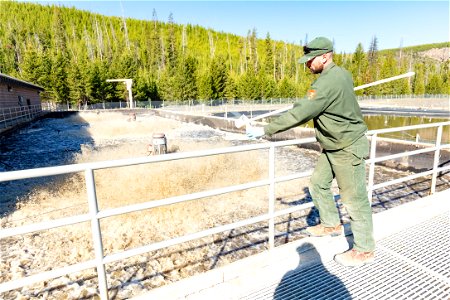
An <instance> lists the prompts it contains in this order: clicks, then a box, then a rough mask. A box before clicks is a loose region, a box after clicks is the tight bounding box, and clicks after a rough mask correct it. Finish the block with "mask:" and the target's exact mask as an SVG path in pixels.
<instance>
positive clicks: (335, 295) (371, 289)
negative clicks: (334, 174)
mask: <svg viewBox="0 0 450 300" xmlns="http://www.w3.org/2000/svg"><path fill="white" fill-rule="evenodd" d="M449 225H450V224H449V213H448V212H446V213H444V214H441V215H438V216H436V217H433V218H431V219H429V220H427V221H425V222H422V223H419V224H417V225H415V226H412V227H410V228H407V229H404V230H403V231H400V232H397V233H396V234H394V235H392V236H388V237H386V238H383V239H381V240H379V241H378V242H377V252H376V262H375V263H374V264H372V265H369V266H365V267H363V268H345V267H342V266H340V265H339V264H337V263H335V262H334V261H329V262H324V263H318V264H315V265H313V266H311V267H308V268H304V269H296V270H292V271H290V272H288V273H287V274H286V275H285V276H284V277H283V278H282V280H281V282H280V281H277V282H274V283H273V284H271V285H266V286H265V287H264V288H263V289H258V290H257V291H255V292H252V293H250V294H248V295H246V296H244V297H241V299H247V300H249V299H277V300H281V299H283V300H288V299H296V300H298V299H336V300H337V299H364V300H366V299H376V300H378V299H427V300H429V299H446V300H447V299H450V231H449V228H450V227H449Z"/></svg>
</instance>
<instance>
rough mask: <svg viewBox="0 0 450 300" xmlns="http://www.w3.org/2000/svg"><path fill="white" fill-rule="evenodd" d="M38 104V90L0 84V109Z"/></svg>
mask: <svg viewBox="0 0 450 300" xmlns="http://www.w3.org/2000/svg"><path fill="white" fill-rule="evenodd" d="M40 104H41V97H40V95H39V90H38V89H33V88H31V87H24V86H20V85H16V84H14V83H5V82H0V109H3V108H9V107H20V106H24V107H26V106H28V105H31V106H32V105H40Z"/></svg>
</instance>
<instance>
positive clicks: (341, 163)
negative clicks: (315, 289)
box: [310, 136, 375, 252]
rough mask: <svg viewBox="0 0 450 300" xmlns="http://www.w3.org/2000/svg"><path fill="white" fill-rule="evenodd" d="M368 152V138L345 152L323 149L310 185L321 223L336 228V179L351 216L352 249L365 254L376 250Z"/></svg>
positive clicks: (338, 221) (344, 150) (359, 141)
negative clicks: (367, 165)
mask: <svg viewBox="0 0 450 300" xmlns="http://www.w3.org/2000/svg"><path fill="white" fill-rule="evenodd" d="M368 153H369V142H368V140H367V138H366V137H365V136H362V137H361V138H360V139H358V140H357V141H356V142H354V143H353V144H352V145H350V146H348V147H346V148H344V149H342V150H336V151H326V150H324V151H323V152H322V154H321V155H320V157H319V159H318V161H317V165H316V168H315V170H314V172H313V174H312V177H311V184H310V193H311V196H312V198H313V202H314V205H315V206H316V208H317V209H318V210H319V214H320V221H321V223H322V224H323V225H324V226H326V227H334V226H337V225H339V224H340V223H341V222H340V219H339V213H338V210H337V208H336V203H335V201H334V197H333V194H332V192H331V183H332V181H333V179H334V178H336V181H337V184H338V187H339V192H340V195H341V200H342V203H343V205H344V207H345V209H346V210H347V213H348V214H349V216H350V226H351V228H352V232H353V238H354V245H353V248H354V249H355V250H358V251H363V252H371V251H374V250H375V241H374V239H373V223H372V208H371V205H370V202H369V199H368V197H367V189H366V169H365V164H364V157H366V156H367V155H368Z"/></svg>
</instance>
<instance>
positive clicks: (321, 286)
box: [273, 243, 352, 300]
mask: <svg viewBox="0 0 450 300" xmlns="http://www.w3.org/2000/svg"><path fill="white" fill-rule="evenodd" d="M297 252H298V255H299V257H300V262H299V265H298V267H297V268H295V269H294V270H291V271H289V272H287V273H286V274H285V275H284V276H283V278H282V280H281V282H280V284H279V285H278V287H277V288H276V290H275V294H274V297H273V299H275V300H288V299H292V300H294V299H295V300H300V299H314V300H316V299H351V298H352V297H351V295H350V293H349V292H348V291H347V289H346V288H345V285H344V284H343V283H342V282H341V280H340V279H339V278H338V277H336V276H334V275H333V274H330V273H329V272H328V270H327V269H326V268H325V267H324V265H323V264H322V261H321V259H320V254H319V253H318V252H317V250H316V248H315V247H314V245H312V244H310V243H305V244H302V245H301V246H300V247H298V248H297Z"/></svg>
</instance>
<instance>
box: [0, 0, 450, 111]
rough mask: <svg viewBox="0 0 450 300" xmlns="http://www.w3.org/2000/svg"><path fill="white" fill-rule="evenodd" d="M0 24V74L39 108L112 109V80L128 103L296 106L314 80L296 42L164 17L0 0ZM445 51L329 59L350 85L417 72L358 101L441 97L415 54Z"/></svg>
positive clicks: (433, 73)
mask: <svg viewBox="0 0 450 300" xmlns="http://www.w3.org/2000/svg"><path fill="white" fill-rule="evenodd" d="M0 21H1V22H0V72H1V73H4V74H7V75H10V76H13V77H16V78H19V79H22V80H25V81H29V82H32V83H35V84H38V85H40V86H42V87H44V88H45V90H46V91H45V92H44V93H43V94H42V98H43V101H51V102H55V103H68V102H70V103H71V104H72V105H82V104H94V103H101V102H105V101H107V102H110V101H113V102H116V101H120V100H123V99H124V98H126V97H127V92H126V89H125V86H124V85H123V84H118V83H110V82H107V81H106V80H107V79H115V78H130V79H133V96H134V99H135V100H136V101H148V100H152V101H160V100H166V101H171V100H199V101H207V100H211V99H242V100H255V99H272V98H297V97H303V95H304V94H305V92H306V90H307V89H308V86H309V85H310V84H311V82H312V80H314V75H312V74H310V72H309V70H308V69H307V68H306V67H305V66H304V65H302V64H298V63H297V60H298V58H299V57H300V56H302V54H303V48H302V42H300V43H299V44H298V45H296V44H292V43H285V42H283V41H276V40H272V39H271V37H270V34H269V33H265V34H262V37H259V36H258V35H259V34H260V33H258V32H257V29H256V28H255V29H250V30H248V34H247V36H237V35H233V34H228V33H224V32H217V31H213V30H211V29H206V28H203V27H201V26H197V25H189V24H188V25H178V24H177V23H176V20H175V19H174V16H173V15H172V14H171V15H169V16H168V19H167V20H164V21H161V20H159V18H158V15H157V12H156V11H155V10H153V11H151V12H149V18H148V20H136V19H130V18H121V17H107V16H102V15H99V14H94V13H91V12H87V11H81V10H77V9H75V8H71V7H65V6H58V5H41V4H34V3H25V2H15V1H0ZM306 42H307V41H304V43H306ZM449 46H450V43H449V42H443V43H437V44H431V45H420V46H416V47H407V48H399V49H391V50H378V40H377V37H376V36H374V37H373V38H372V42H371V43H370V45H369V47H368V49H364V47H363V45H362V44H361V43H360V44H358V45H355V51H354V53H335V56H334V60H335V62H336V63H337V64H338V65H341V66H343V67H344V68H346V69H347V70H349V71H350V72H351V73H352V75H353V78H354V81H355V86H358V85H362V84H365V83H370V82H373V81H376V80H380V79H383V78H387V77H391V76H395V75H399V74H403V73H406V72H408V71H414V72H416V75H415V76H414V77H413V78H411V79H409V80H407V79H405V80H397V81H393V82H390V83H387V84H383V85H379V86H375V87H371V88H367V89H364V90H360V91H358V92H357V93H358V94H359V95H362V94H367V95H385V94H388V95H390V94H416V95H422V94H449V93H450V91H449V89H450V88H449V86H450V85H449V80H450V79H449V78H450V71H449V60H448V58H445V59H441V60H437V59H431V58H425V57H423V56H421V55H420V53H421V51H426V50H429V49H434V48H446V47H449Z"/></svg>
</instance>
